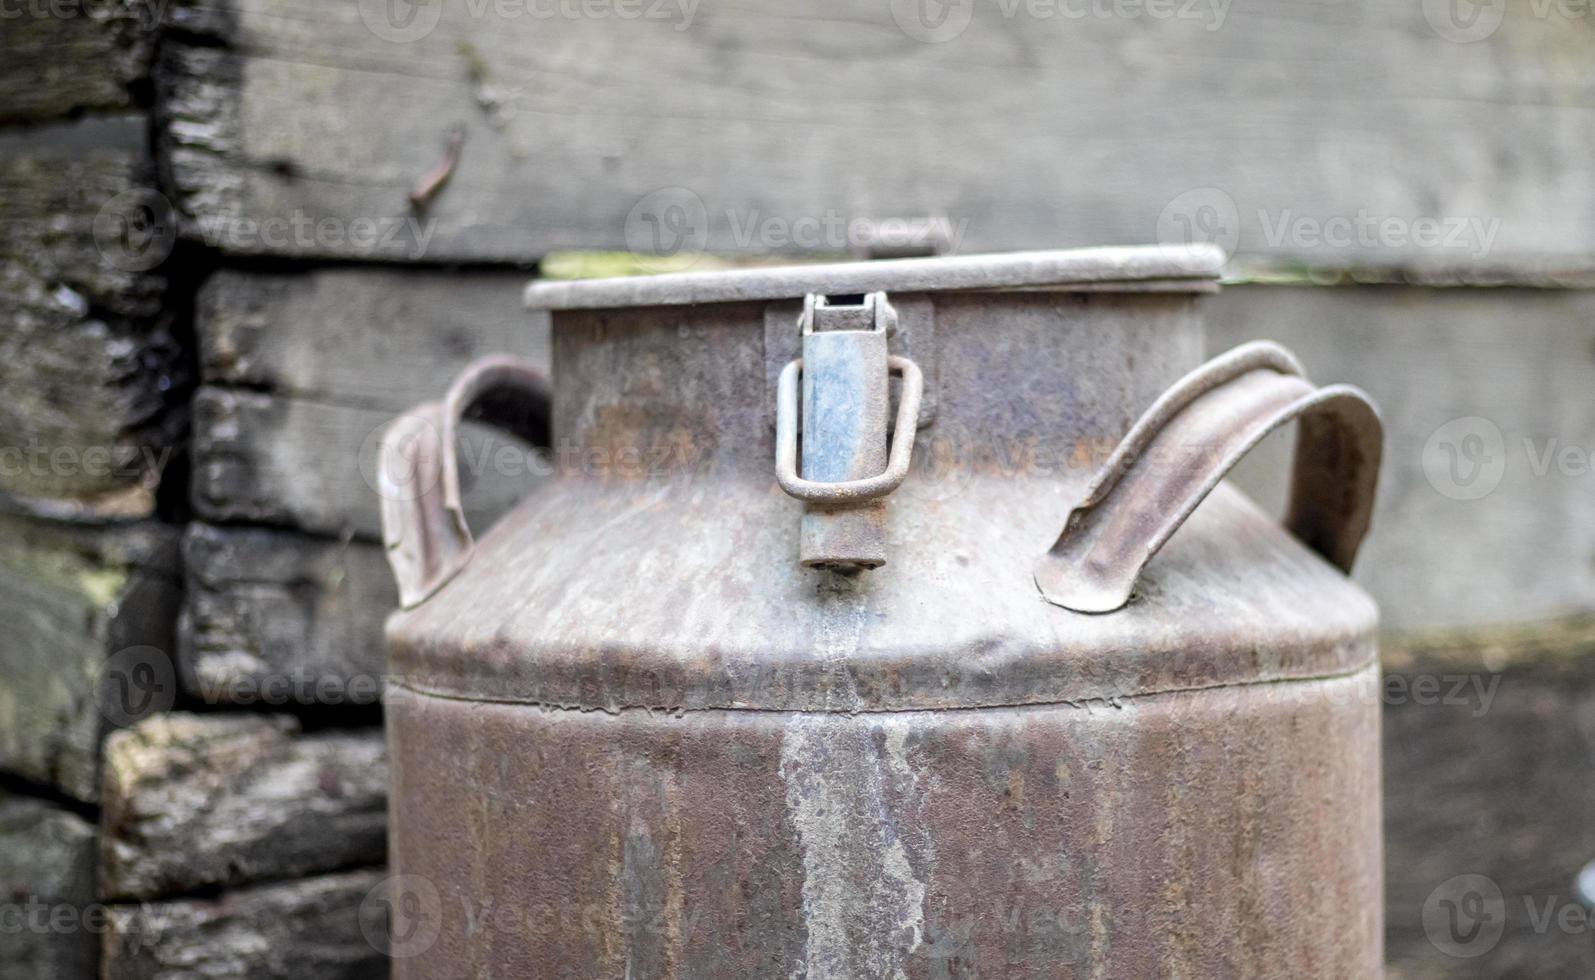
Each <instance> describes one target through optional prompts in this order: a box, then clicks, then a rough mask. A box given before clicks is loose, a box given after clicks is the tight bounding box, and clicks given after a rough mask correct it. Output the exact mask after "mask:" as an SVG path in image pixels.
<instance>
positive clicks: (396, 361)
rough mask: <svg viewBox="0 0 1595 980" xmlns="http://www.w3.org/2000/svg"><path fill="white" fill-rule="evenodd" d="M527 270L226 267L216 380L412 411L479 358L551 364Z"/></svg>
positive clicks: (209, 320)
mask: <svg viewBox="0 0 1595 980" xmlns="http://www.w3.org/2000/svg"><path fill="white" fill-rule="evenodd" d="M527 278H528V274H527V273H523V272H514V271H506V272H476V271H467V270H454V271H436V270H414V269H382V268H341V269H339V268H334V269H318V270H314V271H309V272H303V273H292V274H270V273H254V272H240V271H222V272H218V273H217V274H216V275H214V276H212V277H211V278H210V279H209V280H208V281H207V282H206V283H205V285H204V287H203V288H201V290H200V293H199V299H198V303H197V310H196V320H197V325H196V332H197V334H198V340H199V345H200V358H201V369H202V372H203V377H204V380H205V382H206V383H207V384H212V385H222V386H236V387H245V388H251V389H255V390H262V391H270V392H273V393H276V394H280V395H286V396H290V397H295V398H308V399H316V400H320V401H324V402H333V403H338V404H343V405H354V406H360V407H364V408H378V409H383V410H385V411H390V412H399V411H404V410H406V409H409V408H411V407H413V406H414V405H415V404H416V403H417V402H419V401H422V400H424V399H427V398H433V397H438V396H440V395H441V394H442V393H443V392H444V391H446V390H447V389H448V386H449V383H450V382H452V381H453V380H454V376H455V375H457V374H458V373H459V372H460V371H461V370H463V369H464V368H465V366H466V365H467V364H469V363H470V362H471V361H473V360H475V359H477V358H479V357H483V356H485V355H488V354H514V355H516V356H518V357H522V358H525V359H526V360H528V361H530V362H532V363H533V364H535V365H538V366H540V367H543V368H545V369H546V368H547V366H548V364H549V347H548V314H547V313H545V312H528V311H527V310H526V309H525V308H524V307H523V305H522V302H521V291H522V288H523V287H524V286H525V285H526V280H527Z"/></svg>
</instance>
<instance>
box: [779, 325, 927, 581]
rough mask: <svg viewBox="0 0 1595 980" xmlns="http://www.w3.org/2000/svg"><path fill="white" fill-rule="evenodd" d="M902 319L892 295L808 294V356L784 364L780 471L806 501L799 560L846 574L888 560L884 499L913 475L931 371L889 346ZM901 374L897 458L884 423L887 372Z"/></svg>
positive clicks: (781, 479)
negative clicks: (843, 299)
mask: <svg viewBox="0 0 1595 980" xmlns="http://www.w3.org/2000/svg"><path fill="white" fill-rule="evenodd" d="M896 318H897V311H896V310H894V309H893V308H892V305H891V303H890V302H889V301H888V300H887V298H886V294H885V293H870V294H868V295H866V296H865V297H864V301H863V302H862V303H859V304H837V305H833V304H832V303H831V302H830V300H829V299H828V298H827V297H825V296H820V295H816V294H810V295H809V296H807V297H805V298H804V301H803V314H802V316H801V318H800V319H799V321H798V322H799V326H800V328H801V330H802V334H803V356H802V357H799V358H797V359H795V360H793V361H791V362H790V363H788V364H787V365H786V367H785V368H783V369H782V370H781V376H780V380H779V382H778V384H777V389H776V435H775V439H776V449H775V472H776V479H777V480H778V481H779V482H780V484H781V489H782V490H784V491H786V492H787V493H788V494H790V495H791V496H793V497H796V498H797V499H799V500H802V501H803V502H804V503H805V504H806V505H807V506H806V507H805V508H804V512H803V524H802V530H801V543H800V546H799V558H800V560H801V561H802V562H803V564H804V565H809V566H816V567H829V568H836V569H839V570H856V569H859V568H878V567H879V566H881V565H884V564H885V563H886V533H885V531H886V529H885V520H886V509H885V507H886V505H885V501H884V500H882V499H881V498H883V497H885V496H886V495H887V494H889V493H891V492H892V491H893V490H896V489H897V487H898V486H899V485H900V484H902V482H903V479H904V478H905V477H907V476H908V466H909V462H910V459H911V457H912V455H913V451H914V437H915V434H916V431H917V428H918V425H917V420H918V417H919V403H920V398H921V397H922V395H923V394H924V388H925V382H924V376H923V374H922V373H921V372H920V370H919V366H918V365H916V364H915V363H914V362H913V361H911V360H909V359H908V358H906V357H898V356H895V355H892V354H890V353H889V352H888V349H887V345H888V335H889V334H890V332H891V327H892V326H893V325H894V323H895V321H896ZM893 372H896V373H899V374H901V375H902V378H903V384H902V391H901V393H900V395H899V398H898V406H897V418H896V421H895V423H894V425H893V439H892V445H891V451H890V455H888V452H887V438H886V437H887V432H886V420H887V414H888V411H889V408H890V401H891V398H890V386H889V377H890V375H891V373H893ZM800 379H801V383H802V389H803V390H802V397H803V412H802V426H803V475H802V476H799V475H798V469H797V454H798V385H799V380H800Z"/></svg>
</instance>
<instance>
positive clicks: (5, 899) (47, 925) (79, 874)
mask: <svg viewBox="0 0 1595 980" xmlns="http://www.w3.org/2000/svg"><path fill="white" fill-rule="evenodd" d="M94 839H95V834H94V826H93V824H90V823H89V822H88V821H87V820H85V819H83V818H82V817H81V816H79V815H77V814H76V813H73V812H71V811H70V810H65V809H62V808H61V807H58V806H53V805H51V804H49V803H46V802H44V801H42V800H35V799H29V798H27V797H22V796H17V795H14V794H8V793H6V792H5V791H4V790H0V916H3V917H4V918H3V925H0V936H4V938H3V939H0V980H94V978H95V977H97V976H98V975H99V971H98V964H99V952H100V951H99V932H100V931H102V930H103V929H104V927H105V912H104V909H102V908H99V907H97V906H96V905H94V852H95V843H94Z"/></svg>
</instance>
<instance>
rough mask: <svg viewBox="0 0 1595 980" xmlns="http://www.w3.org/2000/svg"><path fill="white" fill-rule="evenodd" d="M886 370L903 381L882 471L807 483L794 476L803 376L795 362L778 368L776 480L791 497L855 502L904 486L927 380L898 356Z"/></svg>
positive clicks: (800, 362) (799, 363)
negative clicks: (842, 478) (801, 377)
mask: <svg viewBox="0 0 1595 980" xmlns="http://www.w3.org/2000/svg"><path fill="white" fill-rule="evenodd" d="M886 366H887V368H888V370H892V371H896V372H898V373H900V374H901V375H902V376H903V391H902V395H901V396H900V397H899V399H898V402H897V420H896V421H895V422H894V423H893V425H892V451H891V455H890V456H888V457H887V460H886V469H885V470H884V471H882V472H881V473H879V474H878V475H876V476H870V477H865V478H863V479H860V480H844V481H842V482H840V483H820V482H817V481H814V480H805V479H803V478H802V477H801V476H798V471H797V430H798V418H797V415H798V410H797V401H798V377H799V375H800V374H801V373H802V371H803V358H801V357H799V358H797V359H796V360H793V361H791V362H789V363H788V364H787V366H786V367H784V368H782V369H781V377H780V379H779V381H778V382H777V387H776V402H775V478H776V481H777V482H779V483H780V484H781V489H782V490H785V491H786V492H787V494H788V495H789V496H792V497H796V498H797V499H799V500H803V501H807V502H808V503H813V504H841V503H854V502H857V501H861V500H874V499H875V498H876V497H884V496H886V495H887V494H889V493H891V492H892V491H893V490H896V489H897V488H898V487H899V486H901V485H902V482H903V480H904V478H905V477H907V476H908V465H909V462H910V461H911V460H912V459H913V455H914V437H915V435H917V434H918V430H919V400H920V398H921V396H923V395H924V393H925V376H924V375H923V374H921V373H920V370H919V365H917V364H915V363H914V362H913V361H910V360H909V359H908V358H906V357H898V356H897V355H896V354H893V355H891V356H890V357H888V358H887V359H886Z"/></svg>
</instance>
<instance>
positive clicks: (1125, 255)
mask: <svg viewBox="0 0 1595 980" xmlns="http://www.w3.org/2000/svg"><path fill="white" fill-rule="evenodd" d="M1223 266H1224V252H1223V250H1222V249H1220V248H1218V247H1217V246H1215V245H1206V244H1198V245H1142V246H1134V247H1110V248H1077V249H1061V250H1053V251H1045V252H1009V253H1006V254H999V255H951V256H941V257H938V258H928V259H883V260H878V261H872V262H839V263H834V264H830V265H788V266H776V267H771V268H761V269H731V270H721V271H715V272H678V273H671V274H668V275H659V276H623V277H618V278H613V279H584V280H572V281H567V282H546V281H545V282H535V283H533V284H532V285H530V286H528V287H527V289H526V305H527V306H528V307H530V308H532V309H541V310H602V309H617V308H621V307H628V306H680V305H687V304H695V303H733V302H739V301H744V300H775V299H793V298H797V297H801V296H804V295H806V294H808V293H868V292H876V291H879V290H886V291H888V292H899V293H921V292H935V291H950V290H980V289H1045V288H1056V287H1081V288H1102V287H1105V286H1112V287H1115V288H1124V289H1149V288H1156V289H1170V290H1175V291H1190V292H1211V291H1212V290H1213V289H1214V288H1215V285H1216V283H1217V280H1218V276H1219V273H1220V271H1221V270H1222V269H1223Z"/></svg>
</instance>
